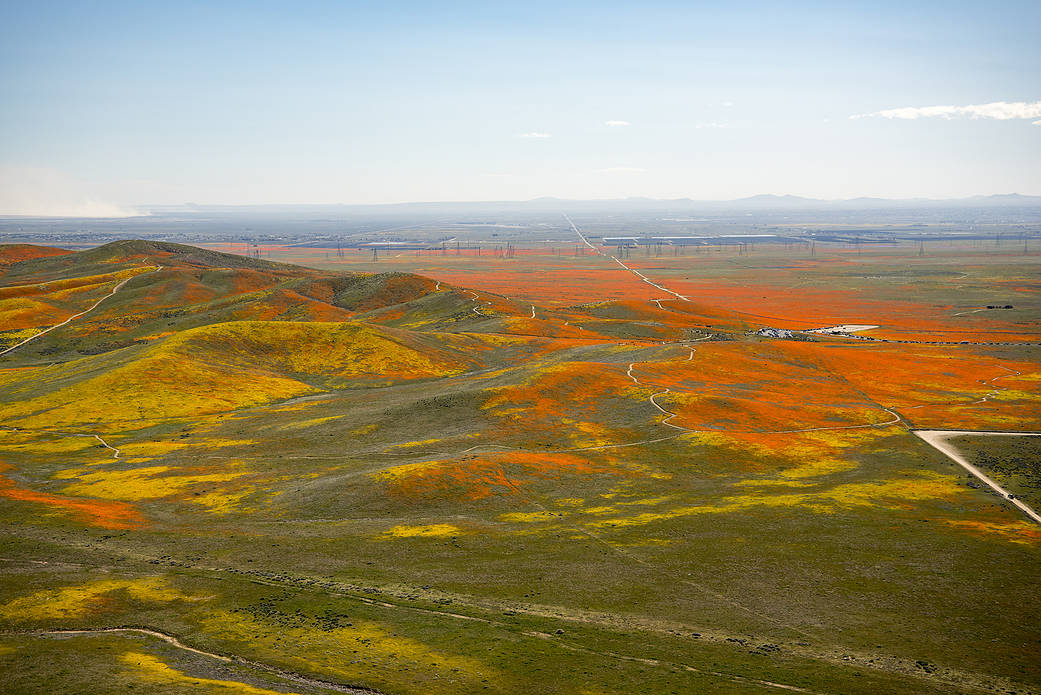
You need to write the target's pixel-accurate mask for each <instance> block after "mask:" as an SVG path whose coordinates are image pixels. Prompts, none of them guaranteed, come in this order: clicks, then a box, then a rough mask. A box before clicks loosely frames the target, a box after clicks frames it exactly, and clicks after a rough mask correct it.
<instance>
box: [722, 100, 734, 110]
mask: <svg viewBox="0 0 1041 695" xmlns="http://www.w3.org/2000/svg"><path fill="white" fill-rule="evenodd" d="M722 105H723V106H725V107H727V108H728V109H729V108H730V107H731V106H733V105H734V102H732V101H724V102H723V104H722Z"/></svg>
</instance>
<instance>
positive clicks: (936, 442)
mask: <svg viewBox="0 0 1041 695" xmlns="http://www.w3.org/2000/svg"><path fill="white" fill-rule="evenodd" d="M912 431H913V432H914V433H915V435H917V436H918V437H919V438H921V439H922V440H923V441H925V442H926V443H927V444H929V445H930V446H932V447H934V448H935V449H936V450H937V451H939V452H941V453H942V454H944V455H945V456H947V458H949V459H951V460H952V461H954V462H955V463H957V464H958V465H959V466H961V467H962V468H964V469H965V470H967V471H968V472H969V473H972V474H973V475H974V476H976V477H977V478H979V479H980V480H981V481H983V482H984V483H986V484H987V485H988V486H989V487H990V488H991V489H992V490H994V492H996V493H998V494H999V495H1001V497H1002V499H1004V500H1007V501H1009V502H1011V503H1012V504H1014V505H1016V506H1017V507H1019V508H1020V509H1021V510H1022V511H1023V513H1024V514H1026V515H1027V516H1028V517H1030V518H1031V519H1032V520H1034V521H1036V522H1037V523H1039V524H1041V515H1039V514H1038V513H1037V512H1035V511H1034V510H1033V509H1031V508H1030V507H1029V506H1027V505H1026V504H1024V503H1023V502H1022V501H1021V500H1018V499H1015V498H1012V497H1011V495H1010V493H1009V491H1008V490H1006V489H1005V488H1003V487H1001V486H1000V485H998V484H997V483H996V482H994V481H993V480H992V479H991V478H989V477H987V475H986V474H985V473H984V472H983V471H981V470H980V469H979V468H976V466H974V465H972V464H971V463H969V462H968V461H967V460H966V459H965V457H964V456H962V455H961V453H960V452H959V451H958V450H957V449H956V448H955V447H954V445H953V444H951V443H950V442H949V441H947V440H949V439H950V438H951V437H961V436H965V435H969V436H973V437H977V436H984V437H1041V432H971V431H967V430H912Z"/></svg>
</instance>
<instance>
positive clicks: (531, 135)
mask: <svg viewBox="0 0 1041 695" xmlns="http://www.w3.org/2000/svg"><path fill="white" fill-rule="evenodd" d="M517 137H519V138H536V139H538V138H551V137H553V135H552V134H550V133H534V132H532V133H518V135H517Z"/></svg>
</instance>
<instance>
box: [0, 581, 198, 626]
mask: <svg viewBox="0 0 1041 695" xmlns="http://www.w3.org/2000/svg"><path fill="white" fill-rule="evenodd" d="M115 592H124V593H125V594H126V595H127V596H128V597H130V598H131V599H133V600H136V601H151V602H156V603H164V602H168V601H177V600H198V599H197V597H192V596H189V595H186V594H183V593H181V592H180V591H178V590H177V589H175V588H173V587H172V586H170V585H169V583H168V582H167V580H166V579H165V578H163V577H143V578H141V579H108V580H104V581H100V582H91V583H89V584H82V585H80V586H69V587H64V588H61V589H45V590H43V591H37V592H35V593H32V594H29V595H28V596H22V597H20V598H16V599H14V600H13V601H9V602H8V603H5V604H3V605H0V617H3V618H6V619H7V620H14V621H22V620H46V619H49V618H79V617H82V616H84V615H87V614H89V613H93V612H96V611H97V610H99V609H102V608H103V607H104V605H105V599H106V598H109V595H110V594H113V593H115Z"/></svg>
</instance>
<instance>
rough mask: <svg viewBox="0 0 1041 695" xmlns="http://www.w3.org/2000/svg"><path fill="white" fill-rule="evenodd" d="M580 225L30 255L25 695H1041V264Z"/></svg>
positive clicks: (4, 257)
mask: <svg viewBox="0 0 1041 695" xmlns="http://www.w3.org/2000/svg"><path fill="white" fill-rule="evenodd" d="M579 228H580V227H573V228H572V229H565V230H563V232H568V233H570V232H571V231H572V230H573V232H574V234H573V235H571V236H570V237H568V242H567V243H566V244H564V243H559V244H557V245H553V244H550V243H540V244H530V245H527V246H525V245H522V244H519V245H517V247H516V248H515V249H511V251H512V253H506V252H504V251H503V250H502V249H499V250H498V251H494V250H489V249H484V250H483V251H482V253H481V254H480V255H478V254H477V252H476V251H475V250H474V249H472V248H471V249H466V248H461V249H460V250H459V251H458V252H456V251H455V250H454V249H451V248H447V249H445V250H444V251H441V250H439V249H416V250H401V251H394V252H384V251H381V252H379V253H378V254H377V258H376V260H373V258H372V256H373V254H372V252H371V251H359V250H345V251H343V250H337V249H333V250H331V251H330V249H322V248H307V247H300V246H290V245H268V246H266V247H265V248H264V249H263V253H262V256H263V258H262V259H258V258H251V257H246V256H244V255H241V254H240V252H241V251H242V250H243V249H242V247H241V245H234V244H229V243H209V244H205V245H204V248H199V247H193V246H183V245H179V244H172V243H167V242H153V241H118V242H113V243H110V244H105V245H103V246H99V247H96V248H90V249H85V250H81V251H76V252H70V251H66V250H62V249H56V248H46V247H41V246H30V245H20V246H17V247H15V246H8V247H4V246H0V524H2V528H3V531H2V533H0V546H2V547H0V567H2V572H0V672H2V674H3V676H2V677H3V682H4V689H5V691H7V692H13V693H39V692H67V693H93V692H98V686H97V684H99V683H104V684H106V685H105V687H106V689H107V691H111V692H127V691H131V690H132V691H133V692H139V693H179V692H214V693H220V692H241V693H248V694H252V695H259V694H265V695H266V694H268V693H337V692H348V693H384V694H386V695H392V694H393V695H397V694H402V695H413V694H416V695H418V694H425V693H446V694H452V693H459V694H463V693H482V692H487V693H503V694H506V693H517V694H521V693H531V692H539V693H561V694H564V693H568V694H570V693H582V694H584V695H609V694H613V693H617V694H622V693H624V694H627V695H628V694H630V693H634V692H641V693H727V694H729V693H783V692H788V693H790V692H797V693H813V694H818V695H820V694H836V695H837V694H838V693H865V694H868V693H906V694H908V695H911V694H915V695H917V694H920V693H936V694H940V693H967V694H968V693H1041V659H1039V658H1038V654H1039V653H1041V612H1039V609H1038V607H1037V577H1038V572H1039V570H1041V524H1039V523H1038V522H1037V521H1035V520H1034V519H1033V518H1031V517H1030V516H1029V515H1028V514H1026V513H1025V512H1024V510H1023V509H1022V508H1021V507H1020V506H1018V505H1017V502H1018V503H1019V504H1022V505H1026V506H1027V508H1028V509H1033V510H1037V509H1039V508H1041V499H1039V496H1038V485H1039V484H1041V479H1039V471H1041V468H1039V466H1041V439H1039V438H1037V437H1035V436H1033V435H1034V434H1041V359H1039V358H1041V284H1039V282H1038V279H1037V278H1038V277H1039V275H1038V271H1039V269H1041V254H1039V253H1037V252H1033V251H1030V250H1028V251H1027V252H1026V253H1024V252H1023V250H1022V249H1020V248H1013V247H1009V246H1007V245H1006V246H1005V247H1002V248H992V247H981V246H979V245H973V244H969V243H965V242H950V243H943V244H940V243H937V244H933V245H932V246H931V247H929V248H928V249H927V252H926V253H922V254H921V255H919V247H918V246H908V245H902V246H901V245H891V246H878V247H871V248H862V247H861V246H860V245H857V246H854V245H844V244H834V245H824V244H817V245H816V246H814V247H809V246H808V245H807V244H802V243H800V244H791V245H789V244H783V245H782V244H773V245H756V246H755V247H752V248H747V247H745V246H740V247H739V246H732V247H727V246H706V247H695V248H683V249H675V250H673V249H669V250H667V251H666V252H664V253H660V252H658V251H656V250H655V249H652V248H647V249H643V248H635V249H631V253H629V254H627V255H626V256H625V257H624V258H622V257H616V256H618V255H619V251H618V250H616V249H615V248H613V247H609V246H601V245H600V244H599V243H594V241H592V240H587V239H586V238H585V237H583V236H582V234H581V232H580V231H579ZM563 232H562V233H563ZM681 251H682V252H681ZM988 307H992V308H988ZM1005 307H1010V308H1005ZM835 326H846V327H848V329H846V330H836V331H833V332H832V333H828V332H823V333H822V332H815V330H816V329H821V328H829V327H835ZM763 329H775V330H774V331H768V330H763ZM924 431H935V432H944V433H952V434H950V437H949V438H948V439H945V440H943V441H946V442H948V443H949V444H950V445H951V446H952V447H954V448H955V449H956V450H957V451H959V452H960V453H961V455H962V456H964V457H965V460H966V461H967V462H968V463H969V464H971V465H972V466H974V467H976V468H977V469H978V470H980V471H982V472H983V473H984V474H985V475H987V476H989V477H990V478H992V479H993V480H994V481H995V484H996V485H997V486H998V487H999V488H1000V490H1004V491H1005V494H999V492H998V490H996V489H994V488H993V487H990V486H988V485H987V484H985V483H984V482H982V481H981V479H980V478H979V477H978V476H976V475H975V474H973V473H972V472H971V471H970V470H969V469H968V468H966V467H965V466H964V465H963V464H961V463H959V462H958V461H956V460H955V459H953V458H952V457H951V456H949V455H947V454H946V453H944V451H943V450H942V449H940V448H937V447H936V446H934V445H932V444H931V443H930V441H928V440H927V438H923V437H922V436H920V434H921V433H922V432H924ZM916 432H918V433H919V434H918V435H916ZM978 432H1007V433H1018V434H1016V435H1015V436H990V435H979V434H974V433H978ZM945 436H946V435H945ZM1007 493H1011V494H1013V496H1014V497H1015V499H1014V500H1013V499H1009V497H1008V494H1007Z"/></svg>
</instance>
